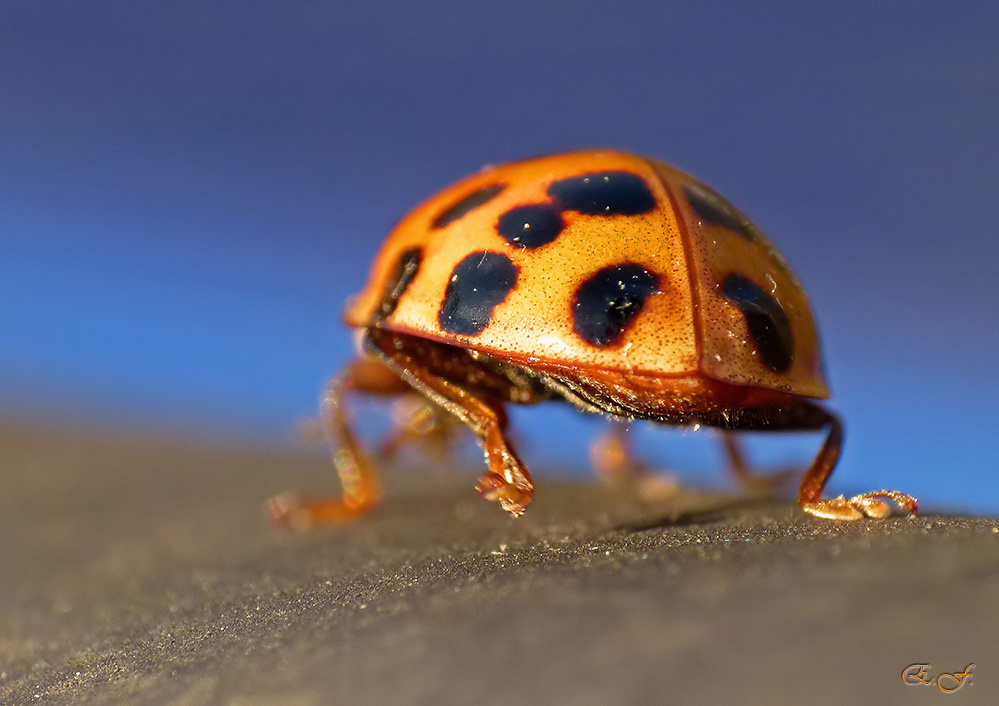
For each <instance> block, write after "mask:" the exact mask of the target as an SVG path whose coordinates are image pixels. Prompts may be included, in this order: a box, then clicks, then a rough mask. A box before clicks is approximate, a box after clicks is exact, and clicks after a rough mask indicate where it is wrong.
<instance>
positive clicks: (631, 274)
mask: <svg viewBox="0 0 999 706" xmlns="http://www.w3.org/2000/svg"><path fill="white" fill-rule="evenodd" d="M658 289H659V276H658V275H656V274H654V273H652V272H649V271H648V270H646V269H645V268H644V267H642V266H641V265H635V264H627V265H614V266H612V267H605V268H604V269H602V270H600V271H599V272H597V273H596V274H595V275H593V276H592V277H590V278H589V279H588V280H586V281H585V282H583V284H582V285H581V286H580V287H579V289H578V290H577V291H576V299H575V301H574V302H573V305H572V318H573V328H574V329H575V331H576V333H577V334H578V335H579V336H580V338H582V339H583V340H585V341H588V342H590V343H592V344H593V345H595V346H600V347H601V348H603V347H606V346H610V345H613V344H614V343H615V342H616V341H617V340H618V339H619V338H620V337H621V335H622V334H623V333H624V330H625V329H626V328H627V327H628V324H629V323H631V321H632V319H634V318H635V316H637V315H638V312H640V311H641V310H642V307H643V306H644V305H645V300H646V299H648V298H649V296H650V295H651V294H653V293H655V292H656V291H658Z"/></svg>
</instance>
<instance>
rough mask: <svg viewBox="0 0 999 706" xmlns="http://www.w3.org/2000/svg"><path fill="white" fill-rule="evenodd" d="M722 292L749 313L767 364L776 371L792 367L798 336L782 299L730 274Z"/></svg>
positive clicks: (757, 343) (747, 314) (748, 320)
mask: <svg viewBox="0 0 999 706" xmlns="http://www.w3.org/2000/svg"><path fill="white" fill-rule="evenodd" d="M722 292H724V294H725V296H726V297H728V298H729V299H731V300H732V301H733V302H735V304H736V306H738V307H739V308H740V309H741V310H742V313H743V314H744V315H745V317H746V325H747V326H748V327H749V333H750V334H751V335H752V337H753V339H755V341H756V347H757V348H758V349H759V351H760V355H761V356H762V358H763V362H764V364H765V365H766V366H767V367H768V368H770V369H771V370H773V371H775V372H784V371H785V370H787V369H788V368H790V367H791V361H792V359H793V357H794V335H793V333H792V331H791V322H790V321H788V319H787V314H786V313H784V308H783V307H782V306H781V305H780V302H778V301H777V300H776V299H774V298H773V297H772V296H770V295H769V294H768V293H767V292H766V291H764V290H763V289H761V288H760V287H758V286H756V285H755V284H753V283H752V282H750V281H749V280H748V279H746V278H744V277H740V276H739V275H729V276H728V277H726V278H725V281H724V282H722Z"/></svg>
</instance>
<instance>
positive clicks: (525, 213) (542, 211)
mask: <svg viewBox="0 0 999 706" xmlns="http://www.w3.org/2000/svg"><path fill="white" fill-rule="evenodd" d="M564 227H565V222H564V221H563V220H562V215H561V214H560V213H559V211H558V209H556V208H555V207H554V206H552V205H551V204H547V203H540V204H531V205H528V206H517V207H516V208H512V209H510V210H509V211H507V212H506V213H504V214H503V215H502V216H500V219H499V221H498V222H497V223H496V231H497V232H498V233H499V234H500V235H502V236H503V238H504V239H505V240H506V242H508V243H510V245H513V246H516V247H521V248H539V247H541V246H542V245H547V244H548V243H550V242H552V241H553V240H555V238H557V237H558V234H559V233H561V232H562V228H564Z"/></svg>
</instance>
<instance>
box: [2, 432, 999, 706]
mask: <svg viewBox="0 0 999 706" xmlns="http://www.w3.org/2000/svg"><path fill="white" fill-rule="evenodd" d="M475 470H478V469H474V470H472V469H469V470H468V471H467V472H459V471H439V470H438V471H434V470H430V469H424V470H418V469H416V468H407V469H401V470H400V471H398V472H396V473H394V474H392V475H391V476H389V478H388V479H387V483H386V485H387V493H388V497H387V500H386V503H385V505H384V506H383V508H381V509H380V510H379V511H378V512H376V513H375V514H374V515H373V516H372V517H370V518H369V519H368V520H366V521H363V522H361V523H359V524H355V525H353V526H349V527H344V528H340V529H336V530H330V531H321V532H314V533H311V534H305V535H297V534H293V533H288V532H278V531H275V530H273V529H271V528H270V527H269V526H268V525H267V523H266V522H265V521H264V519H263V514H262V510H261V505H262V503H263V501H264V500H265V499H266V498H267V497H268V496H269V495H271V494H273V493H274V492H276V491H281V490H284V489H287V488H300V487H308V486H311V487H313V488H323V487H324V486H325V485H326V483H329V478H328V473H329V472H328V469H327V467H326V464H325V462H324V461H323V460H321V459H319V458H318V457H313V456H309V455H306V454H304V453H298V454H296V453H294V452H280V451H266V450H259V449H257V450H255V449H251V448H236V447H233V448H225V447H221V446H217V447H207V446H204V445H202V446H200V447H199V446H186V447H185V446H180V445H170V444H167V443H162V442H153V441H141V440H131V441H122V440H113V439H111V438H105V437H102V436H100V435H97V434H90V435H77V436H73V435H68V434H49V435H40V434H38V433H35V432H31V433H29V432H18V431H10V430H8V431H7V432H5V433H0V478H2V479H3V493H0V567H2V570H0V595H2V596H3V599H2V601H0V703H3V704H4V705H7V704H33V703H44V704H70V703H72V704H88V703H94V704H114V703H122V704H161V703H175V704H206V703H219V704H233V705H256V704H277V705H279V706H280V705H283V704H295V705H298V704H325V703H345V704H346V703H349V704H367V703H371V704H386V703H427V704H430V703H435V704H440V703H462V704H468V703H521V704H534V703H546V704H574V705H576V704H610V703H626V704H644V703H649V704H657V703H678V704H681V703H696V704H702V703H703V704H734V703H759V704H805V703H807V704H823V703H837V704H843V703H906V704H908V703H914V704H919V703H941V702H942V701H947V702H948V703H950V702H953V703H994V702H995V701H994V699H995V696H996V694H999V670H997V669H996V665H997V661H996V657H997V652H999V650H997V647H996V645H997V640H996V635H997V634H999V629H997V628H999V591H997V588H999V522H997V521H995V520H988V519H968V518H959V517H948V516H940V515H933V514H927V515H924V516H921V517H918V518H915V519H906V518H894V519H891V520H889V521H886V522H873V521H866V522H860V523H855V524H832V523H828V522H823V521H819V520H813V519H810V518H807V517H806V516H804V515H802V514H801V513H799V512H797V511H796V510H795V508H794V507H793V506H791V505H790V504H787V503H781V502H770V501H761V500H751V499H750V500H739V499H733V498H730V497H721V496H717V495H706V494H694V493H685V494H683V495H681V496H679V497H677V498H675V499H673V500H671V501H669V502H665V501H660V502H658V503H653V504H649V503H642V502H639V501H638V500H637V499H634V498H632V497H629V496H628V495H627V494H625V493H623V492H621V491H612V490H610V489H607V488H603V487H600V486H597V485H591V484H587V483H581V482H579V483H573V482H569V481H566V480H558V479H553V478H552V477H550V475H548V474H545V473H544V470H543V469H535V477H536V479H537V480H538V482H539V492H538V495H537V499H536V502H535V504H534V505H533V506H532V507H531V509H530V511H529V512H528V513H527V515H526V516H525V517H524V518H522V519H521V520H517V521H513V520H510V519H508V518H506V517H505V516H504V515H503V514H502V513H501V512H500V511H499V510H498V509H497V508H496V507H495V506H493V505H490V504H487V503H485V502H483V501H481V500H479V499H478V498H477V497H476V496H475V494H474V492H473V491H472V490H471V486H472V484H473V482H474V471H475ZM404 471H406V472H404ZM914 662H929V663H930V664H931V665H932V667H931V672H932V673H939V671H956V670H960V669H963V668H964V667H965V666H966V665H967V664H968V663H969V662H974V663H975V664H976V669H975V677H974V681H973V682H972V684H971V685H969V686H966V687H965V688H964V689H963V690H962V691H961V692H959V693H958V694H955V695H953V696H945V695H944V694H942V693H940V692H939V691H938V690H937V689H936V687H933V686H927V687H923V686H906V685H905V684H903V683H902V681H901V678H900V674H901V672H902V669H903V668H904V667H905V666H906V665H908V664H910V663H914Z"/></svg>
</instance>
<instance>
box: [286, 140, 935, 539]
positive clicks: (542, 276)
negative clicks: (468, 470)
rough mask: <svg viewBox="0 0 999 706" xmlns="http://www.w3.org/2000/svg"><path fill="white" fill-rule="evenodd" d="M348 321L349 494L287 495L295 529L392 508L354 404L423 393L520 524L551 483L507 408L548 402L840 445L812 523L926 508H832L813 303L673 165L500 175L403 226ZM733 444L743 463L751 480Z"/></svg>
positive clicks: (628, 161) (345, 477)
mask: <svg viewBox="0 0 999 706" xmlns="http://www.w3.org/2000/svg"><path fill="white" fill-rule="evenodd" d="M345 320H346V323H347V324H348V325H349V326H352V327H354V328H355V329H357V331H358V332H359V338H360V348H361V350H362V354H361V356H360V357H359V358H357V359H355V360H354V361H353V362H351V363H349V364H348V365H347V366H346V368H345V369H344V370H343V371H342V372H341V373H340V374H339V375H338V376H337V377H336V378H334V380H333V381H332V383H331V384H330V387H329V389H328V392H327V394H326V396H325V398H324V403H323V418H324V420H325V422H326V424H327V425H328V427H329V430H330V434H331V436H332V439H333V441H334V443H335V444H336V447H337V453H336V455H335V461H336V467H337V470H338V472H339V475H340V479H341V482H342V484H343V495H342V497H339V498H328V499H314V500H307V499H303V498H300V497H298V496H296V495H292V494H286V495H283V496H279V497H278V498H275V499H274V500H273V501H272V502H271V505H270V511H271V515H272V517H273V518H274V519H275V520H276V521H278V522H287V523H290V524H293V525H295V526H299V527H301V526H310V525H316V524H326V523H333V522H340V521H344V520H348V519H351V518H353V517H357V516H359V515H362V514H364V513H365V512H367V511H368V510H370V509H371V508H372V507H374V506H375V505H376V504H377V503H378V501H379V499H380V496H381V490H380V485H379V483H378V480H377V477H376V474H375V471H374V467H373V465H372V462H371V460H370V459H369V458H368V455H367V454H366V453H365V452H364V450H363V449H362V448H361V446H360V445H359V444H358V443H357V441H356V440H355V437H354V434H353V432H352V431H351V429H350V426H349V424H348V422H347V416H346V413H345V410H344V396H345V394H346V393H349V392H363V393H370V394H382V395H399V396H404V395H407V394H410V395H411V393H412V392H413V391H415V392H416V393H419V395H422V397H423V398H425V400H427V401H429V403H432V408H433V409H435V410H438V411H439V410H441V409H442V410H446V412H449V413H450V414H451V415H454V417H456V418H457V419H458V420H459V421H460V422H462V423H464V424H465V425H467V426H468V427H469V428H470V429H471V430H472V431H473V432H474V433H475V434H476V436H477V437H478V438H479V441H480V443H481V445H482V446H483V448H484V450H485V457H486V464H487V466H488V470H487V471H486V473H485V474H483V475H482V476H481V477H480V478H479V481H478V486H477V488H478V491H479V493H480V494H481V495H482V496H483V497H484V498H486V499H488V500H494V501H497V502H499V503H500V505H501V506H502V508H503V509H504V510H506V511H507V512H509V513H510V514H511V515H513V516H519V515H521V514H522V513H523V512H524V510H525V509H526V508H527V505H528V504H529V503H530V501H531V497H532V495H533V492H534V483H533V481H532V480H531V477H530V475H529V474H528V472H527V468H526V467H525V465H524V463H523V462H522V461H521V460H520V458H519V457H518V456H517V453H516V451H515V450H514V448H513V445H512V443H511V441H510V438H509V437H508V435H507V432H506V426H507V416H506V413H505V405H506V404H507V403H517V404H536V403H539V402H542V401H545V400H562V401H565V402H569V403H570V404H572V405H574V406H575V407H576V408H578V409H579V410H582V411H584V412H594V413H602V414H605V415H609V416H611V417H612V418H614V419H616V420H621V421H630V420H634V419H647V420H652V421H656V422H660V423H664V424H677V425H693V424H703V425H708V426H713V427H719V428H721V429H722V430H727V431H730V430H792V429H793V430H820V429H825V430H826V433H827V436H826V439H825V443H824V444H823V446H822V448H821V450H820V451H819V453H818V456H817V457H816V458H815V460H814V461H813V462H812V464H811V466H810V467H809V468H808V470H807V471H806V472H805V474H804V478H803V480H802V481H801V486H800V489H799V491H798V503H799V504H800V505H801V507H802V509H804V510H805V511H806V512H809V513H811V514H812V515H816V516H818V517H824V518H829V519H835V520H852V519H858V518H862V517H864V516H870V517H879V518H880V517H885V516H887V515H888V514H889V511H890V507H889V505H888V503H887V502H886V501H885V500H886V499H890V500H893V501H895V502H896V503H898V504H899V505H900V506H902V507H903V508H904V509H906V510H908V511H909V512H911V513H914V512H915V511H916V501H915V499H914V498H912V497H910V496H909V495H905V494H904V493H900V492H897V491H890V490H879V491H875V492H871V493H864V494H861V495H857V496H854V497H852V498H844V497H838V498H833V499H823V498H822V490H823V488H824V487H825V485H826V481H827V480H828V478H829V475H830V473H831V472H832V470H833V468H834V467H835V465H836V461H837V459H838V457H839V453H840V448H841V445H842V442H843V429H842V424H841V422H840V420H839V418H838V417H836V415H834V414H833V413H831V412H829V411H827V410H826V409H824V408H823V407H821V406H820V405H819V404H817V403H816V402H814V401H812V400H815V399H824V398H826V397H828V396H829V389H828V388H827V386H826V382H825V379H824V377H823V372H822V365H821V361H820V354H819V342H818V336H817V333H816V328H815V323H814V321H813V319H812V314H811V311H810V309H809V306H808V300H807V297H806V295H805V292H804V290H803V289H802V288H801V285H800V284H799V283H798V281H797V279H796V278H795V276H794V274H793V273H792V272H791V270H790V269H789V268H788V265H787V263H786V262H785V261H784V258H783V257H782V256H781V255H780V254H779V253H778V252H777V251H776V249H774V247H773V245H772V244H771V243H770V241H769V240H767V238H766V237H765V236H764V235H763V233H762V232H761V231H760V230H759V229H758V228H757V227H756V226H755V225H754V224H753V223H752V222H751V221H749V219H747V218H746V217H745V216H744V215H743V214H742V212H741V211H739V210H738V209H736V208H735V207H734V206H732V205H731V204H730V203H729V202H728V201H727V200H726V199H724V198H723V197H722V196H721V195H719V194H718V193H717V192H716V191H714V190H713V189H711V188H710V187H708V186H707V185H705V184H704V183H702V182H700V181H698V180H697V179H695V178H693V177H691V176H690V175H688V174H686V173H684V172H682V171H680V170H678V169H676V168H675V167H672V166H670V165H668V164H665V163H663V162H659V161H656V160H652V159H648V158H644V157H639V156H636V155H632V154H628V153H624V152H616V151H607V150H598V151H583V152H572V153H567V154H557V155H550V156H544V157H538V158H535V159H529V160H526V161H521V162H514V163H511V164H506V165H502V166H498V167H489V168H486V169H483V170H482V171H480V172H479V173H477V174H475V175H473V176H471V177H468V178H467V179H464V180H462V181H460V182H458V183H456V184H454V185H453V186H451V187H449V188H447V189H445V190H444V191H442V192H441V193H439V194H437V195H436V196H434V197H433V198H431V199H429V200H428V201H426V202H424V203H423V204H421V205H420V206H418V207H417V208H416V209H415V210H413V211H412V212H411V213H409V214H408V215H407V216H406V217H405V218H403V220H402V221H401V222H400V223H399V224H398V225H397V226H396V227H395V229H394V230H393V231H392V232H391V233H390V234H389V236H388V239H387V240H386V241H385V243H384V245H382V248H381V250H380V252H379V253H378V256H377V257H376V258H375V261H374V265H373V266H372V269H371V274H370V277H369V279H368V283H367V286H366V287H365V288H364V289H363V290H362V291H361V293H360V294H359V295H358V296H356V297H355V298H353V299H352V300H351V301H350V302H349V304H348V306H347V309H346V312H345ZM429 415H430V416H426V415H425V416H424V417H423V419H424V422H426V420H427V419H431V420H432V419H433V413H429ZM417 416H418V415H417ZM444 416H445V417H446V416H447V415H444ZM432 426H433V424H430V425H429V426H428V427H427V428H430V427H432ZM438 430H439V426H438ZM727 431H726V433H725V434H724V437H723V438H724V439H725V441H726V444H725V448H726V451H727V453H728V458H729V461H730V465H731V466H732V467H733V469H734V470H735V471H736V472H737V474H738V475H741V476H742V477H746V476H747V469H746V465H745V463H744V462H743V461H742V458H741V455H740V454H739V452H738V447H737V446H735V444H734V440H733V438H732V435H731V434H729V433H727ZM414 433H416V432H414ZM615 438H616V439H617V444H615V443H614V439H615ZM603 448H604V450H605V452H606V451H607V449H611V451H612V452H611V453H604V454H603V456H602V457H603V458H604V462H603V463H602V465H603V466H604V467H605V468H604V470H606V471H611V472H613V471H615V470H620V469H621V468H623V467H625V466H627V465H628V461H627V459H626V458H624V457H625V456H626V454H624V453H623V443H622V442H621V440H620V437H619V436H618V437H612V439H611V443H610V444H609V445H608V444H606V443H605V444H604V447H603ZM615 452H616V453H615ZM607 459H610V460H607ZM598 465H601V464H600V463H598Z"/></svg>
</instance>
